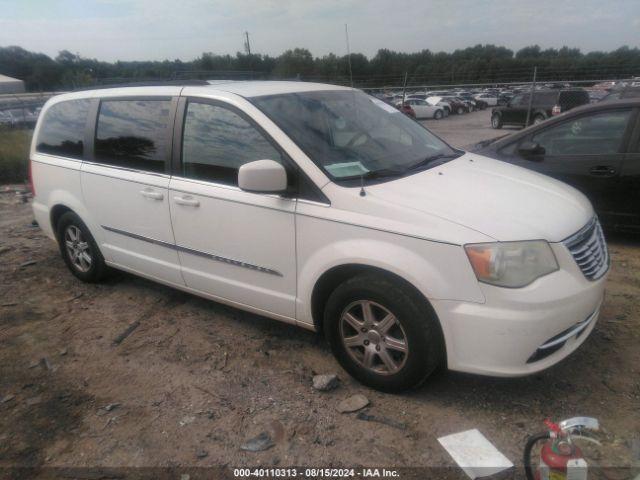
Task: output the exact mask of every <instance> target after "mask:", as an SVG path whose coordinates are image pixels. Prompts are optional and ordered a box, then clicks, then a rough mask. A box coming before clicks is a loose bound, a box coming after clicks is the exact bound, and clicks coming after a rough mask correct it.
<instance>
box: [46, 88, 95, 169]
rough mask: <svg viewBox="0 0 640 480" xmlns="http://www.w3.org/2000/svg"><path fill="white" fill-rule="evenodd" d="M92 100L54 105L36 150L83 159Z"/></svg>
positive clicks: (48, 114) (49, 112)
mask: <svg viewBox="0 0 640 480" xmlns="http://www.w3.org/2000/svg"><path fill="white" fill-rule="evenodd" d="M90 104H91V100H89V99H83V100H69V101H66V102H60V103H56V104H55V105H53V106H52V107H51V108H49V109H48V110H47V113H46V114H45V116H44V119H43V122H42V126H41V127H40V133H39V134H38V142H37V143H36V150H37V151H38V152H42V153H49V154H51V155H59V156H61V157H69V158H78V159H82V154H83V147H84V145H83V140H84V129H85V124H86V122H87V116H88V115H89V106H90Z"/></svg>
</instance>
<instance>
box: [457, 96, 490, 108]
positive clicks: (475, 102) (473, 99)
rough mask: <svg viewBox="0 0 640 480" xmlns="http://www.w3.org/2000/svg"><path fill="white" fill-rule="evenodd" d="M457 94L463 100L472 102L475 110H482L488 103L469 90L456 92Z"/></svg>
mask: <svg viewBox="0 0 640 480" xmlns="http://www.w3.org/2000/svg"><path fill="white" fill-rule="evenodd" d="M457 96H458V97H460V98H461V99H463V100H465V101H470V102H473V106H474V108H475V109H476V110H484V109H485V108H487V107H488V106H489V104H488V103H487V102H485V101H484V100H482V99H480V98H476V97H474V96H473V94H472V93H471V92H457Z"/></svg>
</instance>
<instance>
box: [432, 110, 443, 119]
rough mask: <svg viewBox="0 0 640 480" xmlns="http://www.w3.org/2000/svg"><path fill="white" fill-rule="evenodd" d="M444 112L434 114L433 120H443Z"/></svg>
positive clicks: (439, 111)
mask: <svg viewBox="0 0 640 480" xmlns="http://www.w3.org/2000/svg"><path fill="white" fill-rule="evenodd" d="M442 115H443V113H442V110H436V113H434V114H433V118H435V119H436V120H440V119H441V118H442Z"/></svg>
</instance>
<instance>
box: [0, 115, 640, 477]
mask: <svg viewBox="0 0 640 480" xmlns="http://www.w3.org/2000/svg"><path fill="white" fill-rule="evenodd" d="M486 114H487V112H477V113H474V114H469V115H467V116H462V117H451V118H449V119H446V120H443V121H439V122H436V121H430V122H427V124H428V126H429V127H430V128H433V129H434V131H437V132H439V133H440V134H442V135H443V137H444V138H447V139H448V140H449V141H450V142H451V143H453V144H454V145H457V144H460V145H461V144H463V143H465V144H468V143H471V142H469V141H468V139H470V138H471V137H472V136H473V137H474V140H473V141H475V137H477V138H480V137H482V133H481V132H479V131H478V132H475V131H473V130H472V131H471V133H470V134H469V135H468V136H467V137H465V138H466V139H467V140H464V139H462V137H461V136H460V135H459V134H457V133H456V134H452V135H450V134H449V133H448V132H452V131H453V128H454V125H458V128H460V127H459V126H460V125H470V124H473V125H476V124H477V125H484V126H479V127H477V128H478V129H483V128H485V126H486V125H487V124H486V122H485V120H486V121H488V119H486V118H485V117H486ZM483 118H484V120H483ZM456 122H459V123H456ZM483 122H485V123H483ZM464 128H467V127H464ZM491 132H494V131H493V130H492V131H491ZM485 138H486V137H485ZM31 218H32V217H31V214H30V207H29V205H28V204H23V203H20V202H19V201H18V199H17V197H16V196H15V195H14V194H12V193H1V194H0V346H1V348H0V467H9V466H35V467H40V466H47V467H48V466H64V467H69V466H78V467H96V466H102V467H118V466H127V467H132V466H133V467H167V466H213V465H229V466H249V465H250V466H258V465H260V466H290V465H312V466H316V467H329V466H359V465H364V466H396V467H399V466H411V467H419V466H453V465H454V464H453V462H452V460H451V458H450V457H449V456H448V454H447V453H446V452H445V451H444V450H443V449H442V448H441V447H440V445H439V444H438V442H437V440H436V439H437V437H439V436H442V435H446V434H450V433H455V432H459V431H462V430H466V429H470V428H478V429H480V431H481V432H483V433H484V434H485V435H486V436H487V438H488V439H489V440H491V441H492V442H493V443H494V444H495V445H496V446H497V447H498V449H500V450H501V451H502V452H504V454H505V455H506V456H507V457H508V458H509V459H511V460H512V461H513V462H514V463H515V464H517V465H520V464H521V460H520V459H521V455H522V448H523V445H524V441H525V439H526V437H527V435H529V434H531V433H534V432H537V431H540V430H541V429H543V425H542V421H543V420H544V419H545V418H547V417H552V418H553V419H556V420H559V419H563V418H567V417H571V416H576V415H590V416H595V417H597V418H599V419H600V421H601V424H602V425H603V427H604V432H603V433H602V434H601V440H602V441H603V447H602V448H600V449H590V450H589V457H588V460H589V461H590V462H591V463H593V464H602V465H605V466H607V465H614V466H627V467H629V466H632V465H635V466H636V467H637V466H639V464H640V414H639V413H640V411H639V410H640V375H639V373H640V349H639V348H638V340H639V338H638V337H639V333H638V332H639V331H640V328H639V327H640V320H639V315H638V314H639V312H640V276H639V274H638V272H640V248H638V245H639V241H638V240H637V239H633V238H620V237H615V238H610V251H611V257H612V272H611V275H610V279H609V281H608V288H607V297H606V300H605V303H604V305H603V308H602V313H601V317H600V320H599V322H598V324H597V325H596V328H595V329H594V331H593V333H592V335H591V337H590V338H589V339H588V340H587V341H586V342H585V344H584V345H583V346H582V347H581V348H580V349H579V350H578V351H577V352H576V353H575V354H573V355H572V356H571V357H569V358H568V359H566V360H565V361H564V362H562V363H561V364H559V365H557V366H556V367H554V368H552V369H550V370H548V371H546V372H543V373H541V374H538V375H534V376H531V377H526V378H518V379H496V378H487V377H480V376H473V375H464V374H457V373H451V372H441V373H439V374H437V375H436V376H435V377H434V378H432V379H431V380H430V381H429V382H428V383H427V384H426V385H424V386H423V387H421V388H420V389H419V390H417V391H413V392H409V393H405V394H402V395H388V394H382V393H379V392H375V391H372V390H369V389H367V388H365V387H362V386H360V385H359V384H357V383H356V382H354V381H353V380H351V378H350V377H349V376H348V375H347V374H346V373H345V372H344V371H343V370H341V369H340V367H339V366H338V364H337V363H336V362H335V361H334V359H333V357H332V356H331V353H330V351H329V348H328V347H327V345H326V344H325V342H324V341H323V340H322V339H321V338H320V337H318V336H316V335H315V334H313V333H310V332H307V331H303V330H301V329H297V328H295V327H292V326H289V325H285V324H281V323H278V322H275V321H272V320H269V319H265V318H261V317H258V316H255V315H252V314H248V313H244V312H242V311H239V310H235V309H233V308H229V307H225V306H222V305H220V304H216V303H214V302H209V301H206V300H203V299H200V298H197V297H194V296H191V295H188V294H185V293H181V292H178V291H175V290H172V289H169V288H166V287H163V286H159V285H157V284H154V283H151V282H149V281H146V280H143V279H140V278H136V277H134V276H131V275H127V274H123V273H116V274H114V275H113V276H112V277H111V278H110V279H109V280H108V281H106V282H105V283H102V284H97V285H88V284H83V283H81V282H79V281H78V280H76V279H75V277H73V276H72V275H71V274H70V273H69V272H68V271H67V270H66V268H65V266H64V264H63V262H62V260H61V258H60V256H59V253H58V251H57V247H56V245H54V244H53V243H52V242H51V241H50V240H49V239H47V238H45V237H44V236H43V234H42V233H41V232H40V231H39V230H38V229H37V228H33V227H31V226H30V222H31ZM131 325H134V326H137V328H135V329H134V330H133V331H132V332H131V333H130V335H129V336H127V337H126V338H125V339H124V340H122V341H121V342H120V343H117V342H116V340H117V339H118V337H119V336H120V335H121V334H122V333H123V332H125V331H126V330H127V329H128V328H129V327H130V326H131ZM317 373H335V374H337V376H338V377H339V379H340V385H339V386H338V388H336V389H334V390H332V391H329V392H319V391H317V390H314V389H313V387H312V378H313V375H314V374H317ZM356 394H362V395H364V396H365V397H366V398H367V399H368V400H369V401H370V404H369V406H368V407H366V408H365V409H364V410H362V412H365V413H366V414H367V415H369V416H373V418H371V417H367V416H364V417H362V416H361V417H360V418H358V416H357V415H358V414H357V413H339V412H338V411H337V407H338V404H339V403H340V402H341V401H343V400H344V399H346V398H347V397H350V396H352V395H356ZM372 420H378V421H372ZM262 432H266V433H267V434H268V436H269V437H270V442H267V444H268V443H272V444H273V446H271V447H270V448H268V449H267V450H265V451H260V452H250V451H246V450H242V449H241V446H242V445H243V444H245V443H246V442H247V441H248V440H250V439H252V438H254V437H256V436H257V435H259V434H260V433H262ZM245 446H246V445H245ZM250 446H251V445H250ZM267 446H269V445H267ZM456 471H457V470H456ZM0 472H1V470H0ZM626 472H627V474H629V475H630V471H626ZM617 475H618V476H617V477H615V478H626V477H627V476H628V475H625V474H623V476H620V473H619V472H618V473H617ZM1 476H2V474H1V473H0V477H1Z"/></svg>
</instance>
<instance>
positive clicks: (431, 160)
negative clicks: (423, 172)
mask: <svg viewBox="0 0 640 480" xmlns="http://www.w3.org/2000/svg"><path fill="white" fill-rule="evenodd" d="M461 155H462V154H461V153H448V154H447V153H438V154H437V155H431V156H430V157H427V158H425V159H423V160H420V161H419V162H416V163H414V164H413V165H409V166H408V167H407V171H411V170H417V169H419V168H424V167H428V166H429V164H431V163H435V162H437V161H439V160H444V159H453V158H458V157H459V156H461Z"/></svg>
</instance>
